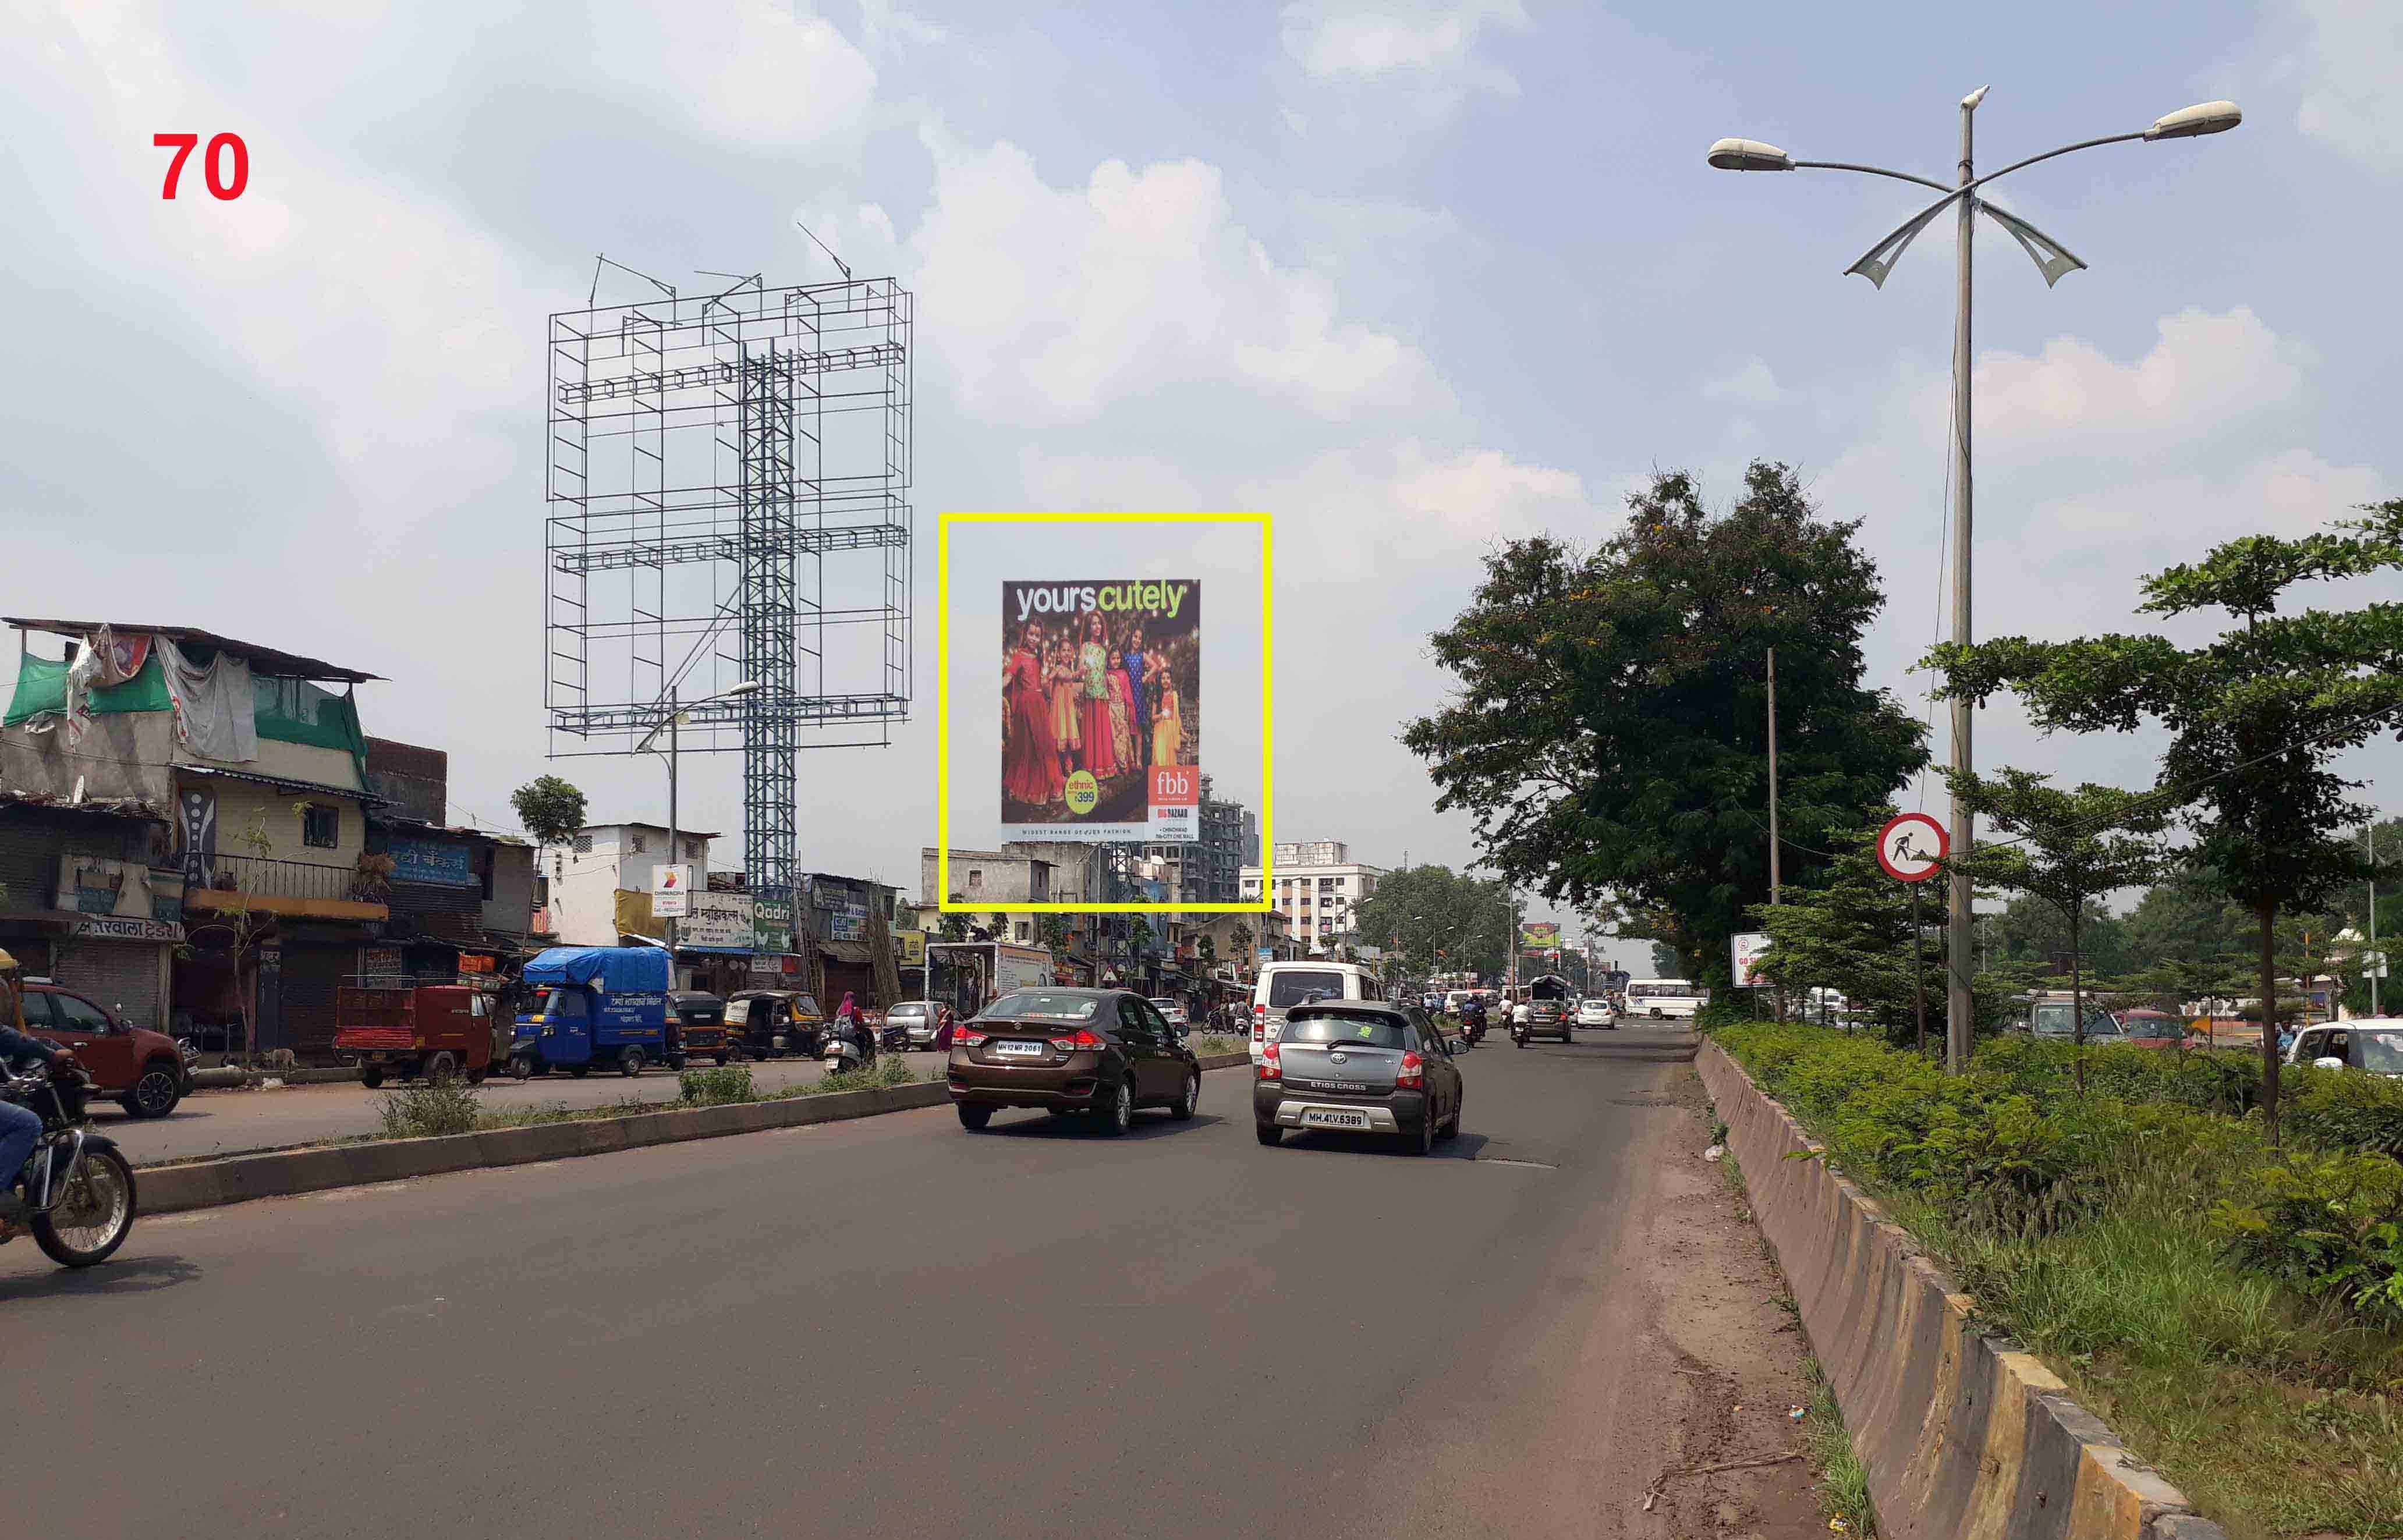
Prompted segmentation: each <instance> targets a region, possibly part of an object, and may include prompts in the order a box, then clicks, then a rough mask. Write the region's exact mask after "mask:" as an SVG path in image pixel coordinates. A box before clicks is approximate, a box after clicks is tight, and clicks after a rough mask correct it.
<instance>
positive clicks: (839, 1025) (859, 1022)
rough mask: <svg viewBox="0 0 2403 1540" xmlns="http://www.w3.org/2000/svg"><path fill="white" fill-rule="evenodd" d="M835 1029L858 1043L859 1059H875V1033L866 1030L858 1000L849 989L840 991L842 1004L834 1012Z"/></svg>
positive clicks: (864, 1060)
mask: <svg viewBox="0 0 2403 1540" xmlns="http://www.w3.org/2000/svg"><path fill="white" fill-rule="evenodd" d="M834 1025H835V1031H837V1032H838V1033H840V1034H842V1035H843V1036H844V1037H846V1038H848V1039H849V1040H851V1041H852V1042H854V1043H856V1044H857V1045H859V1061H860V1062H861V1063H863V1064H872V1063H874V1062H875V1061H876V1034H874V1033H872V1032H870V1031H868V1020H867V1018H865V1017H863V1016H861V1015H860V1014H859V1000H858V997H857V996H856V995H854V993H853V992H851V991H850V990H845V991H843V992H842V1004H841V1005H840V1006H838V1007H837V1008H836V1010H835V1013H834Z"/></svg>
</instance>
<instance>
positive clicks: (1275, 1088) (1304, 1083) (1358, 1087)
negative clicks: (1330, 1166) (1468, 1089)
mask: <svg viewBox="0 0 2403 1540" xmlns="http://www.w3.org/2000/svg"><path fill="white" fill-rule="evenodd" d="M1256 1075H1257V1077H1256V1078H1255V1079H1254V1080H1253V1082H1252V1120H1253V1123H1254V1124H1255V1126H1256V1127H1257V1131H1258V1133H1259V1138H1260V1143H1261V1144H1263V1145H1274V1144H1278V1143H1281V1142H1282V1141H1283V1140H1284V1138H1285V1131H1286V1130H1287V1129H1299V1130H1304V1131H1308V1130H1313V1129H1320V1130H1327V1131H1333V1132H1339V1133H1340V1132H1350V1133H1389V1134H1399V1135H1400V1136H1401V1137H1402V1139H1403V1140H1404V1142H1405V1147H1406V1148H1408V1149H1409V1150H1410V1153H1412V1154H1413V1155H1424V1154H1425V1153H1427V1151H1428V1150H1430V1149H1432V1148H1434V1146H1435V1142H1436V1141H1437V1140H1438V1139H1449V1138H1451V1137H1452V1135H1454V1134H1456V1133H1458V1132H1459V1131H1460V1103H1461V1077H1460V1067H1459V1066H1458V1065H1457V1064H1454V1063H1453V1062H1452V1048H1451V1045H1450V1044H1449V1043H1447V1042H1446V1041H1445V1039H1444V1035H1443V1034H1442V1033H1441V1032H1440V1031H1439V1030H1438V1029H1437V1027H1436V1025H1435V1023H1434V1022H1433V1021H1431V1020H1428V1019H1427V1016H1426V1013H1425V1012H1424V1011H1422V1010H1420V1009H1418V1008H1417V1007H1416V1006H1396V1005H1388V1004H1385V1003H1384V1002H1382V1001H1374V1000H1330V1001H1327V1002H1324V1003H1322V1004H1318V1005H1310V1006H1295V1007H1294V1009H1293V1011H1292V1012H1291V1014H1289V1015H1287V1016H1286V1017H1285V1031H1284V1033H1283V1034H1280V1035H1279V1036H1278V1038H1277V1040H1276V1041H1275V1042H1273V1043H1270V1044H1269V1045H1267V1047H1266V1052H1265V1056H1264V1057H1263V1058H1262V1060H1261V1061H1260V1065H1259V1068H1258V1070H1257V1072H1256Z"/></svg>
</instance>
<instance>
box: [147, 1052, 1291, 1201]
mask: <svg viewBox="0 0 2403 1540" xmlns="http://www.w3.org/2000/svg"><path fill="white" fill-rule="evenodd" d="M1200 1062H1201V1065H1202V1068H1203V1069H1205V1070H1218V1069H1232V1068H1234V1067H1236V1066H1237V1065H1240V1064H1247V1063H1249V1062H1250V1057H1249V1055H1248V1054H1245V1053H1240V1052H1239V1053H1216V1054H1203V1055H1202V1056H1200ZM950 1100H951V1091H950V1089H949V1088H947V1087H946V1086H945V1085H944V1084H943V1083H942V1082H941V1081H939V1080H933V1081H925V1082H922V1083H919V1084H915V1085H908V1086H878V1087H874V1088H871V1089H867V1090H847V1091H833V1092H829V1093H827V1094H826V1095H822V1096H793V1097H785V1098H783V1099H781V1100H778V1101H773V1102H740V1103H733V1104H732V1105H729V1106H722V1107H663V1108H661V1109H660V1111H658V1112H646V1113H637V1114H634V1115H632V1116H631V1117H591V1118H585V1119H579V1120H577V1121H575V1122H568V1123H539V1124H535V1126H533V1127H531V1128H521V1129H487V1130H485V1131H481V1132H479V1133H454V1134H444V1135H440V1136H438V1137H435V1138H431V1139H379V1140H373V1141H368V1142H366V1143H361V1144H354V1145H324V1146H322V1147H319V1148H315V1149H297V1150H273V1151H270V1152H268V1153H266V1154H262V1155H236V1156H230V1157H228V1158H225V1159H222V1160H200V1161H194V1162H192V1163H191V1164H188V1165H181V1166H144V1167H142V1168H140V1169H139V1170H138V1171H137V1172H135V1173H134V1183H135V1190H136V1192H137V1194H138V1196H139V1198H140V1204H141V1211H142V1212H143V1213H144V1214H179V1213H182V1212H184V1211H186V1210H189V1209H207V1208H215V1207H217V1206H219V1205H221V1204H225V1203H242V1202H247V1201H248V1200H251V1199H254V1198H288V1197H291V1196H292V1195H294V1194H296V1193H303V1192H323V1191H325V1190H326V1189H327V1188H330V1187H355V1186H367V1185H368V1184H369V1183H375V1182H400V1181H406V1180H408V1179H410V1177H416V1176H437V1175H440V1174H441V1173H443V1172H454V1171H476V1170H480V1169H482V1168H484V1167H487V1166H520V1165H526V1164H529V1163H531V1162H533V1161H536V1160H564V1159H569V1158H574V1157H576V1156H584V1155H607V1154H610V1153H612V1152H614V1151H617V1150H628V1149H640V1148H642V1147H643V1146H645V1145H672V1144H676V1143H679V1142H681V1141H683V1140H687V1139H722V1138H725V1137H727V1136H728V1135H729V1134H737V1133H761V1132H765V1131H768V1130H770V1129H792V1128H802V1127H806V1126H807V1125H809V1124H812V1123H832V1122H839V1121H841V1120H843V1119H845V1118H852V1117H875V1116H877V1115H878V1114H880V1113H888V1112H906V1111H908V1110H910V1108H913V1107H938V1106H941V1105H943V1104H944V1103H947V1102H949V1101H950Z"/></svg>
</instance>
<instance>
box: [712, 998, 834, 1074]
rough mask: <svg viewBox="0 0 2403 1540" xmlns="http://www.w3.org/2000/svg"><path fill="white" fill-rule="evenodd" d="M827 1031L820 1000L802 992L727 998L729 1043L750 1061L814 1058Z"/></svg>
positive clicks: (824, 1014)
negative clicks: (736, 1047) (819, 1007)
mask: <svg viewBox="0 0 2403 1540" xmlns="http://www.w3.org/2000/svg"><path fill="white" fill-rule="evenodd" d="M825 1030H826V1013H825V1012H824V1011H822V1010H820V1009H818V1003H817V1000H816V998H815V997H814V996H813V995H809V994H805V993H802V992H800V991H799V990H737V991H735V992H733V993H732V994H731V995H729V996H728V997H727V1001H726V1033H727V1040H728V1042H729V1044H731V1045H735V1046H738V1047H740V1049H741V1052H742V1054H743V1057H744V1058H746V1059H783V1058H786V1057H792V1058H806V1059H813V1058H815V1057H816V1056H817V1053H818V1048H819V1046H820V1043H821V1040H822V1034H823V1033H824V1032H825Z"/></svg>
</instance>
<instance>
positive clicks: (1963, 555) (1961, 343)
mask: <svg viewBox="0 0 2403 1540" xmlns="http://www.w3.org/2000/svg"><path fill="white" fill-rule="evenodd" d="M1985 99H1986V88H1985V87H1983V86H1979V88H1978V89H1977V90H1973V91H1971V92H1970V93H1969V94H1968V95H1966V96H1965V97H1963V98H1961V166H1960V186H1961V187H1962V188H1963V189H1964V190H1963V191H1962V193H1961V207H1960V214H1959V215H1958V218H1959V230H1960V235H1959V244H1960V257H1959V261H1960V273H1959V283H1960V296H1959V300H1958V304H1959V307H1960V309H1959V313H1958V314H1957V315H1956V316H1955V317H1954V318H1953V326H1952V643H1953V645H1955V646H1963V647H1965V646H1967V645H1969V642H1970V639H1971V638H1972V637H1973V636H1974V635H1975V634H1976V631H1975V629H1974V627H1973V626H1972V624H1971V619H1970V610H1969V533H1970V498H1969V487H1970V482H1969V423H1970V416H1969V368H1970V364H1971V362H1972V353H1971V348H1970V306H1971V297H1972V285H1971V284H1970V281H1969V280H1970V273H1971V269H1972V266H1973V264H1974V262H1975V260H1976V257H1977V249H1978V242H1977V224H1978V195H1977V194H1976V193H1974V192H1971V191H1968V190H1966V189H1968V188H1969V187H1972V186H1974V185H1975V183H1976V182H1977V179H1978V171H1977V153H1976V152H1977V145H1976V136H1977V124H1978V104H1979V103H1980V102H1982V101H1984V100H1985ZM1973 726H1974V717H1973V714H1972V713H1971V711H1970V709H1969V700H1968V698H1967V697H1966V696H1957V695H1956V696H1954V697H1953V698H1952V768H1953V769H1954V770H1958V771H1960V772H1962V773H1963V774H1966V773H1968V770H1969V767H1970V766H1971V765H1972V764H1974V763H1976V760H1975V758H1974V757H1973V756H1972V755H1971V753H1970V746H1969V737H1970V732H1971V729H1972V728H1973ZM1976 825H1977V815H1976V814H1975V813H1973V812H1970V811H1969V805H1968V804H1967V803H1966V802H1965V801H1963V800H1962V798H1961V795H1960V793H1958V792H1955V793H1953V794H1952V852H1953V853H1954V854H1955V855H1956V856H1965V855H1967V854H1968V853H1969V844H1970V841H1971V840H1972V839H1974V838H1975V837H1976V834H1977V827H1976ZM1944 881H1945V888H1946V894H1945V896H1946V899H1947V901H1948V913H1947V915H1946V921H1945V947H1944V974H1945V1007H1944V1062H1945V1066H1946V1067H1947V1068H1948V1069H1950V1070H1952V1073H1953V1074H1955V1075H1958V1074H1960V1073H1961V1072H1962V1071H1963V1070H1965V1069H1967V1068H1968V1067H1969V1036H1970V1026H1971V1023H1972V1022H1973V1021H1974V1020H1975V1015H1974V1007H1973V1006H1972V1002H1971V999H1970V992H1969V990H1970V985H1971V984H1972V982H1974V981H1975V979H1976V978H1977V975H1976V973H1975V972H1974V971H1973V968H1972V962H1973V960H1972V959H1971V957H1970V955H1969V951H1970V944H1971V935H1970V933H1971V928H1972V927H1973V926H1974V925H1975V923H1976V917H1975V915H1974V914H1972V913H1971V904H1972V901H1973V900H1974V899H1975V898H1976V896H1977V895H1976V893H1975V892H1974V890H1973V888H1972V885H1971V883H1970V881H1969V878H1968V876H1967V874H1966V873H1965V872H1964V871H1962V870H1961V868H1960V867H1952V868H1951V869H1949V870H1948V871H1947V872H1946V873H1945V877H1944ZM1917 944H1918V938H1917V935H1916V933H1915V932H1914V933H1913V936H1912V945H1913V947H1914V948H1916V946H1917Z"/></svg>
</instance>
